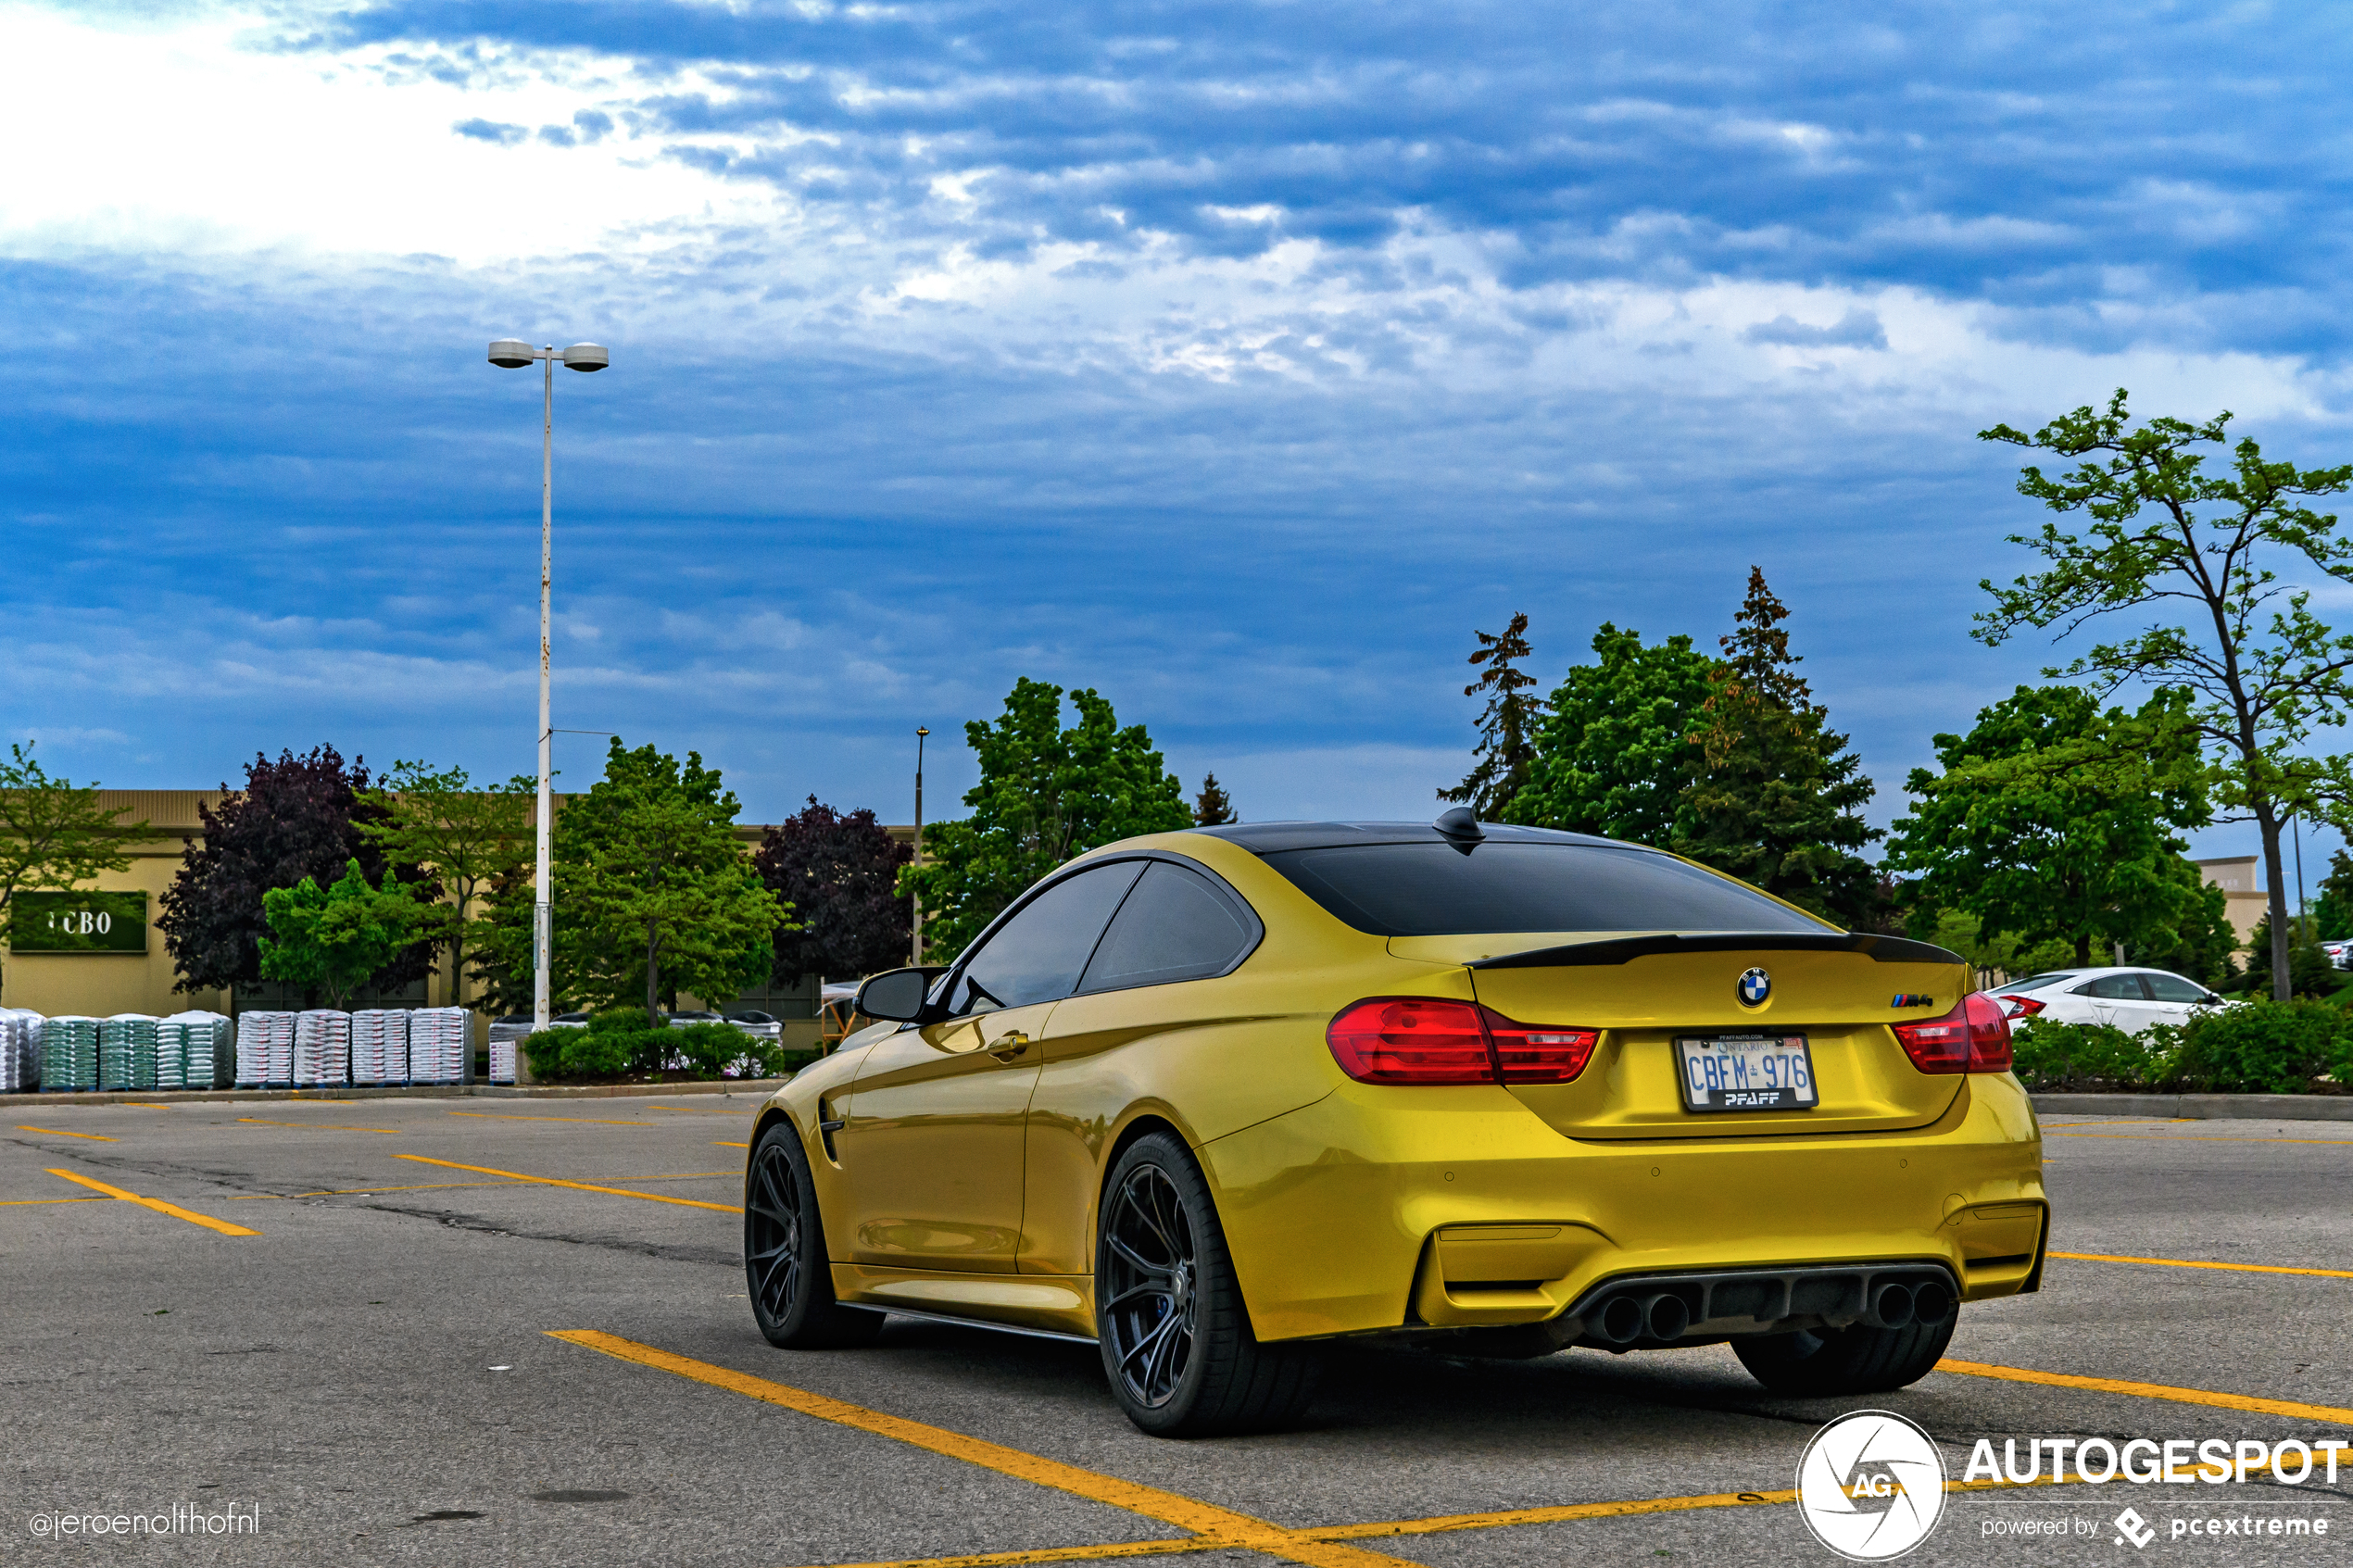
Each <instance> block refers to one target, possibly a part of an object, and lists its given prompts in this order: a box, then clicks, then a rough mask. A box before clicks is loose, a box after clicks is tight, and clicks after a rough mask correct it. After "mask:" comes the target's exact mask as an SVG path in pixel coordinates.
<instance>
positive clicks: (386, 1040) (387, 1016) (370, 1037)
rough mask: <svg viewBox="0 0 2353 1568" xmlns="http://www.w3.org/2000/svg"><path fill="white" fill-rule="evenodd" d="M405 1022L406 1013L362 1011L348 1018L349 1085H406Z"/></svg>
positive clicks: (374, 1009)
mask: <svg viewBox="0 0 2353 1568" xmlns="http://www.w3.org/2000/svg"><path fill="white" fill-rule="evenodd" d="M351 1081H352V1082H353V1083H355V1084H406V1083H407V1082H409V1013H407V1012H406V1011H401V1010H395V1009H390V1008H364V1009H362V1010H359V1011H358V1012H355V1013H353V1014H352V1015H351Z"/></svg>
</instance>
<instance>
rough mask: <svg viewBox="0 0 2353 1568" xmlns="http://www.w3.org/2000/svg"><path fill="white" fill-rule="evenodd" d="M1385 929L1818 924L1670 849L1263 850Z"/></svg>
mask: <svg viewBox="0 0 2353 1568" xmlns="http://www.w3.org/2000/svg"><path fill="white" fill-rule="evenodd" d="M1265 861H1266V863H1267V864H1268V865H1270V866H1272V867H1274V868H1275V869H1276V870H1277V871H1278V872H1282V873H1283V875H1284V876H1286V877H1288V878H1289V879H1290V882H1291V884H1292V885H1293V886H1295V887H1297V888H1298V889H1299V890H1300V891H1301V892H1302V893H1304V894H1306V895H1307V896H1308V897H1310V898H1313V899H1315V902H1317V903H1318V904H1321V905H1322V906H1323V907H1324V908H1325V909H1328V910H1330V911H1331V912H1332V913H1333V914H1334V915H1337V916H1338V917H1339V918H1340V919H1341V920H1343V921H1346V922H1348V923H1349V924H1350V925H1353V926H1354V927H1355V928H1356V929H1357V930H1359V931H1369V932H1371V933H1373V934H1374V935H1377V936H1467V935H1474V934H1481V933H1486V932H1512V931H1759V932H1762V931H1806V932H1820V931H1823V930H1825V929H1829V928H1828V927H1826V926H1825V925H1824V924H1823V923H1822V922H1818V921H1814V920H1809V919H1807V918H1806V916H1804V915H1801V914H1799V913H1798V912H1796V911H1795V910H1794V909H1785V908H1783V907H1782V906H1781V905H1780V904H1777V903H1775V902H1773V900H1771V899H1770V898H1768V897H1765V896H1764V895H1762V894H1760V893H1753V892H1751V891H1749V890H1748V889H1747V888H1745V887H1743V886H1742V885H1741V884H1738V883H1736V882H1730V881H1728V880H1727V879H1725V878H1723V877H1720V876H1717V875H1715V874H1714V873H1713V872H1704V871H1701V870H1700V869H1699V868H1698V867H1696V866H1692V865H1687V864H1685V863H1684V862H1683V861H1681V860H1678V859H1673V858H1672V857H1670V856H1667V855H1656V854H1652V853H1649V852H1647V851H1645V850H1641V849H1612V848H1605V847H1601V846H1598V845H1586V844H1512V843H1496V842H1489V843H1486V844H1481V845H1478V846H1477V847H1474V848H1473V849H1472V850H1471V852H1470V853H1469V854H1467V855H1466V854H1464V853H1463V852H1462V851H1461V850H1459V849H1457V848H1455V847H1453V845H1451V844H1350V845H1341V846H1338V847H1332V848H1325V849H1283V850H1277V851H1275V852H1273V853H1271V854H1268V855H1267V856H1265Z"/></svg>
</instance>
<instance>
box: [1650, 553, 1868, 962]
mask: <svg viewBox="0 0 2353 1568" xmlns="http://www.w3.org/2000/svg"><path fill="white" fill-rule="evenodd" d="M1788 619H1789V610H1788V609H1787V608H1785V607H1784V606H1783V605H1782V604H1781V602H1780V600H1779V599H1777V598H1775V597H1774V596H1773V592H1772V590H1771V589H1770V588H1768V587H1767V586H1766V583H1765V573H1764V572H1763V571H1760V570H1759V569H1757V568H1755V567H1751V568H1750V569H1749V573H1748V596H1747V598H1746V599H1745V600H1744V601H1743V603H1742V605H1741V608H1740V612H1739V614H1738V615H1737V616H1735V617H1734V630H1733V632H1732V634H1731V635H1730V636H1728V637H1725V638H1722V639H1721V645H1722V646H1723V649H1724V653H1725V658H1724V660H1723V662H1722V663H1720V664H1719V665H1718V666H1717V668H1716V669H1715V670H1713V671H1710V672H1709V674H1708V684H1709V686H1710V690H1709V693H1708V696H1707V700H1706V701H1705V702H1704V703H1702V704H1701V707H1700V713H1699V724H1698V727H1697V728H1696V729H1695V730H1694V731H1693V733H1692V742H1693V744H1694V745H1695V746H1697V747H1698V750H1699V753H1700V762H1699V772H1698V776H1697V777H1696V778H1695V779H1694V780H1693V781H1692V785H1691V787H1690V788H1689V789H1688V790H1686V791H1685V792H1684V795H1683V797H1682V800H1681V802H1680V806H1679V809H1678V810H1677V812H1676V823H1675V843H1674V848H1675V849H1676V851H1677V852H1678V853H1679V854H1682V855H1686V856H1689V857H1690V858H1691V859H1694V860H1697V861H1699V862H1701V863H1702V864H1703V865H1708V866H1713V867H1715V868H1716V869H1717V870H1718V871H1720V872H1726V873H1727V874H1729V875H1731V876H1736V877H1739V878H1740V879H1741V880H1742V881H1743V882H1746V883H1749V884H1753V885H1755V886H1757V887H1761V888H1763V889H1764V890H1765V891H1767V892H1768V893H1770V894H1773V895H1774V896H1775V897H1780V898H1785V899H1787V900H1788V901H1789V902H1791V903H1793V904H1795V905H1797V906H1799V907H1800V908H1802V909H1810V910H1812V911H1814V912H1815V913H1817V914H1820V915H1824V916H1826V917H1828V918H1830V919H1832V920H1837V921H1840V922H1844V923H1845V924H1846V925H1848V926H1850V927H1859V926H1868V925H1869V924H1870V923H1872V922H1874V921H1875V920H1876V919H1877V918H1878V913H1879V911H1878V909H1877V908H1876V905H1877V883H1878V877H1877V873H1876V872H1874V871H1873V870H1872V869H1871V867H1870V865H1869V863H1868V862H1866V861H1865V860H1864V859H1862V858H1861V857H1860V856H1858V855H1856V853H1855V851H1856V850H1858V849H1860V848H1862V847H1865V846H1866V845H1868V844H1869V843H1870V842H1871V841H1872V840H1873V839H1875V838H1878V837H1880V836H1881V834H1880V833H1879V831H1878V830H1877V829H1875V828H1873V827H1870V826H1869V824H1867V823H1866V822H1864V821H1863V819H1862V817H1861V816H1860V815H1858V814H1857V813H1858V811H1859V810H1860V809H1861V807H1862V805H1863V803H1864V802H1865V801H1867V800H1869V799H1870V797H1871V795H1872V786H1871V781H1870V780H1869V777H1867V776H1865V774H1864V772H1863V771H1862V770H1863V761H1862V759H1861V758H1859V757H1857V756H1856V755H1855V754H1854V753H1853V752H1851V751H1849V750H1847V749H1846V737H1845V736H1844V735H1842V734H1833V733H1831V730H1830V728H1829V719H1830V710H1829V709H1825V708H1822V707H1820V706H1818V704H1816V703H1815V702H1814V700H1813V694H1812V692H1811V691H1810V690H1809V689H1808V688H1807V686H1806V682H1805V680H1804V679H1803V678H1802V677H1800V676H1799V674H1798V673H1797V668H1796V667H1797V665H1798V663H1799V659H1798V657H1797V656H1796V655H1795V654H1793V653H1791V652H1790V648H1789V633H1788V632H1786V631H1784V630H1783V629H1782V627H1781V622H1782V621H1786V620H1788Z"/></svg>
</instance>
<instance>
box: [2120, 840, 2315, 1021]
mask: <svg viewBox="0 0 2353 1568" xmlns="http://www.w3.org/2000/svg"><path fill="white" fill-rule="evenodd" d="M2166 870H2167V873H2168V874H2169V875H2171V877H2172V878H2173V879H2174V881H2175V882H2177V883H2178V884H2180V885H2181V909H2180V911H2179V912H2178V913H2177V914H2176V915H2175V916H2174V920H2173V925H2172V929H2171V933H2170V934H2169V933H2165V932H2159V933H2158V934H2156V935H2153V936H2151V937H2149V938H2146V939H2145V940H2143V941H2141V942H2137V943H2135V942H2127V943H2126V944H2125V957H2126V958H2127V959H2129V960H2131V961H2132V962H2133V963H2139V964H2147V965H2148V966H2149V967H2150V968H2152V969H2170V970H2171V971H2172V972H2174V973H2176V974H2184V975H2187V976H2189V978H2191V979H2192V980H2195V981H2196V982H2198V984H2200V985H2210V986H2212V987H2214V988H2215V989H2217V990H2220V989H2221V987H2222V986H2224V985H2228V984H2229V983H2230V981H2231V978H2232V976H2233V975H2234V974H2236V973H2237V972H2238V968H2237V966H2236V965H2235V964H2233V962H2232V961H2231V955H2232V954H2233V953H2235V952H2236V951H2238V946H2239V934H2238V932H2237V931H2236V930H2234V929H2233V927H2232V925H2231V901H2230V900H2229V899H2228V898H2226V897H2223V895H2222V890H2221V888H2219V887H2217V886H2215V885H2214V884H2212V883H2210V882H2208V881H2207V880H2206V873H2205V872H2202V871H2200V870H2199V869H2198V867H2197V864H2196V861H2194V860H2190V859H2185V858H2183V856H2180V855H2175V856H2173V857H2172V858H2171V860H2170V861H2169V862H2168V863H2167V867H2166ZM2267 945H2268V938H2267ZM2323 961H2325V960H2323Z"/></svg>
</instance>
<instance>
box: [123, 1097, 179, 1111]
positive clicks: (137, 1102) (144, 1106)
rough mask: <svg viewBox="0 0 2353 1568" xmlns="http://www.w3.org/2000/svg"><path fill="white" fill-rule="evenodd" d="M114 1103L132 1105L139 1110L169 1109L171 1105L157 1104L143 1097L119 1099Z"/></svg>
mask: <svg viewBox="0 0 2353 1568" xmlns="http://www.w3.org/2000/svg"><path fill="white" fill-rule="evenodd" d="M115 1103H116V1104H117V1105H128V1106H132V1107H134V1108H135V1109H137V1110H170V1109H171V1107H170V1106H168V1105H157V1103H156V1102H154V1101H153V1100H145V1099H119V1100H117V1101H115Z"/></svg>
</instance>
